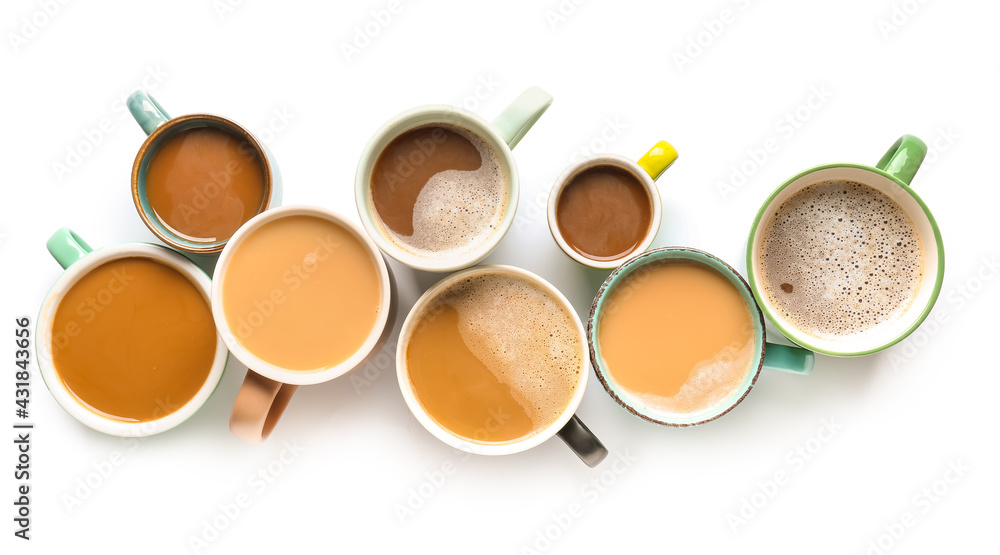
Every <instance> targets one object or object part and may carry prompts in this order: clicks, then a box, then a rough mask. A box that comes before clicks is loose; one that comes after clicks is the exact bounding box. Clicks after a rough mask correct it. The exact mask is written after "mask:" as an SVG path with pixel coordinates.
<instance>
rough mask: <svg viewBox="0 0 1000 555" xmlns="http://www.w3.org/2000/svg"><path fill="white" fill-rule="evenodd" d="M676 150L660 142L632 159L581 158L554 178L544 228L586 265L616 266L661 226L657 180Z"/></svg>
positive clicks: (642, 248)
mask: <svg viewBox="0 0 1000 555" xmlns="http://www.w3.org/2000/svg"><path fill="white" fill-rule="evenodd" d="M675 160H677V150H675V149H674V147H673V146H672V145H671V144H670V143H668V142H667V141H660V142H658V143H656V145H654V146H653V148H651V149H649V151H648V152H646V154H644V155H643V156H642V157H641V158H639V160H638V161H637V162H633V161H632V160H630V159H628V158H625V157H624V156H619V155H617V154H595V155H592V156H587V157H585V158H582V159H580V160H578V161H576V162H574V163H573V164H571V165H570V166H569V167H568V168H566V169H565V170H564V171H563V172H562V174H561V175H560V176H559V178H558V179H556V182H555V184H554V185H553V186H552V190H551V192H550V193H549V200H548V220H549V231H550V232H551V233H552V238H553V239H555V241H556V244H558V245H559V248H561V249H562V251H563V252H564V253H566V255H567V256H569V257H570V258H572V259H573V260H575V261H577V262H579V263H580V264H583V265H584V266H588V267H591V268H600V269H610V268H615V267H617V266H618V265H619V264H621V263H622V262H623V261H624V260H626V259H628V258H629V257H630V256H632V255H634V254H636V253H639V252H643V251H645V250H646V249H648V248H649V246H650V245H651V244H652V243H653V240H654V239H655V238H656V233H657V232H658V231H659V229H660V219H661V217H662V216H661V214H662V211H663V209H662V206H661V202H660V193H659V190H658V189H657V188H656V183H655V182H656V180H657V178H659V177H660V174H662V173H663V172H664V171H665V170H666V169H667V168H669V167H670V165H671V164H673V163H674V161H675Z"/></svg>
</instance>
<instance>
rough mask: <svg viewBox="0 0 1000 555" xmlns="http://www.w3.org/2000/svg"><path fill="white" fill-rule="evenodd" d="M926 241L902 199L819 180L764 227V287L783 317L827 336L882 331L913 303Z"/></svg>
mask: <svg viewBox="0 0 1000 555" xmlns="http://www.w3.org/2000/svg"><path fill="white" fill-rule="evenodd" d="M923 257H924V255H923V248H922V245H921V241H920V236H919V234H918V233H917V229H916V226H915V225H914V224H913V221H912V220H910V218H909V217H908V216H907V215H906V213H905V212H903V209H902V208H901V207H900V206H899V204H897V203H896V202H895V201H893V200H892V199H890V198H889V197H888V196H886V195H885V194H883V193H882V192H880V191H877V190H876V189H874V188H872V187H869V186H867V185H863V184H861V183H857V182H854V181H844V180H833V181H823V182H820V183H815V184H813V185H809V186H808V187H805V188H803V189H802V190H801V191H799V192H797V193H795V194H794V195H792V196H791V197H790V198H789V199H788V200H786V201H785V202H784V203H782V204H781V206H780V207H778V210H777V211H776V212H775V213H774V216H773V217H772V218H771V220H770V221H769V222H768V223H767V226H766V227H765V229H764V232H763V235H762V240H761V247H760V272H761V282H762V284H763V287H764V292H765V294H766V295H767V297H768V298H769V299H770V300H771V302H772V303H773V305H774V307H775V308H776V309H777V311H778V312H779V314H780V315H781V317H782V318H784V319H786V320H788V321H789V322H790V323H791V324H792V325H793V326H795V327H796V328H798V329H800V330H802V331H803V332H805V333H807V334H810V335H813V336H815V337H818V338H820V339H834V340H836V339H847V338H850V337H853V336H858V335H860V334H870V333H877V332H878V331H879V330H880V329H882V328H883V327H885V326H888V325H891V324H892V323H893V322H895V321H896V320H897V319H898V318H899V317H900V316H901V315H902V314H903V313H904V312H905V311H906V310H907V308H908V307H909V306H910V304H911V303H912V301H913V298H914V297H915V296H916V295H917V292H918V291H919V289H920V283H921V280H922V278H923V266H924V260H923Z"/></svg>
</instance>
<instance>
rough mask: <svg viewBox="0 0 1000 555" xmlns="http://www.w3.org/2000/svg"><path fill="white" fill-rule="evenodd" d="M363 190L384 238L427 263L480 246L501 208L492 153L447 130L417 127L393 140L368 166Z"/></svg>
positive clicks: (471, 136) (500, 180)
mask: <svg viewBox="0 0 1000 555" xmlns="http://www.w3.org/2000/svg"><path fill="white" fill-rule="evenodd" d="M370 185H371V203H372V206H373V208H374V213H375V215H376V216H377V217H378V219H379V221H380V222H381V225H382V227H383V228H384V230H385V231H386V233H387V234H388V235H389V236H390V237H391V238H392V239H393V241H394V242H396V243H397V244H398V245H400V246H401V247H402V248H404V249H406V250H409V251H411V252H414V253H416V254H418V255H420V256H425V257H430V258H448V257H451V256H454V255H455V254H458V253H461V252H464V251H466V250H469V249H474V248H476V247H478V246H479V245H481V244H482V243H483V242H484V241H486V240H487V239H488V238H489V237H490V236H492V235H493V232H494V230H496V229H497V227H498V226H499V225H500V221H501V220H502V219H503V216H504V210H505V206H506V203H507V188H508V185H507V176H506V173H505V170H504V169H503V167H502V165H501V162H500V157H499V155H498V154H497V153H496V152H494V150H493V148H492V147H490V145H489V144H487V143H486V141H485V140H483V139H482V138H481V137H479V136H478V135H476V134H475V133H473V132H471V131H469V130H467V129H465V128H462V127H457V126H454V125H445V124H434V125H424V126H420V127H417V128H415V129H411V130H409V131H406V132H405V133H403V134H401V135H399V136H398V137H396V138H395V139H393V140H392V141H391V142H390V143H389V144H388V145H387V146H386V147H385V148H384V149H383V150H382V152H381V154H379V157H378V159H377V160H376V161H375V166H374V169H373V170H372V175H371V183H370Z"/></svg>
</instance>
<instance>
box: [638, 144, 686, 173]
mask: <svg viewBox="0 0 1000 555" xmlns="http://www.w3.org/2000/svg"><path fill="white" fill-rule="evenodd" d="M675 161H677V149H676V148H674V145H672V144H670V143H668V142H667V141H660V142H658V143H656V144H655V145H653V148H651V149H649V152H647V153H646V154H643V155H642V158H639V161H638V164H639V167H640V168H642V169H644V170H646V173H648V174H649V177H652V178H653V181H656V178H658V177H660V174H662V173H663V172H664V171H666V169H667V168H669V167H670V165H671V164H673V163H674V162H675Z"/></svg>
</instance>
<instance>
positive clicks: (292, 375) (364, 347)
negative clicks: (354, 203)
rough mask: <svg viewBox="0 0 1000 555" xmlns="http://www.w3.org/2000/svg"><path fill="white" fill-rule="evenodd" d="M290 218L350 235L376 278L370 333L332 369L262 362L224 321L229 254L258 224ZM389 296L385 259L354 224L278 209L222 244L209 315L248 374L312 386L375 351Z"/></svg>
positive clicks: (304, 210)
mask: <svg viewBox="0 0 1000 555" xmlns="http://www.w3.org/2000/svg"><path fill="white" fill-rule="evenodd" d="M291 216H314V217H318V218H322V219H325V220H327V221H330V222H333V223H335V224H337V225H339V226H341V227H343V228H344V229H346V230H348V231H349V232H351V234H352V235H354V236H355V237H356V238H357V239H358V241H359V242H360V243H361V244H362V245H363V246H364V247H365V250H366V251H367V252H368V255H369V257H370V258H371V260H372V263H373V264H374V265H375V268H376V271H377V273H378V276H379V287H380V298H379V314H378V316H377V317H376V319H375V324H374V325H373V326H372V330H371V331H370V332H369V333H368V336H367V337H366V338H365V342H364V343H362V344H361V346H360V347H359V348H358V349H357V350H356V351H355V352H354V353H353V354H352V355H351V356H350V357H348V358H347V359H346V360H344V361H343V362H340V363H339V364H335V365H333V366H329V367H325V368H317V369H313V370H289V369H287V368H282V367H280V366H277V365H275V364H273V363H271V362H268V361H265V360H264V359H262V358H260V357H258V356H257V355H255V354H253V353H251V352H250V351H249V350H248V349H247V348H246V347H244V346H243V345H242V344H241V343H240V342H239V341H238V340H237V339H236V335H235V334H234V333H233V330H232V328H231V327H230V325H229V322H228V321H226V315H225V311H224V310H223V289H224V287H223V280H224V278H225V274H226V270H227V269H228V267H229V261H230V259H231V258H232V256H233V252H234V251H235V250H236V249H237V248H238V247H239V245H240V244H241V243H242V242H243V240H244V239H245V238H246V237H247V236H248V235H249V234H251V233H252V232H254V231H256V230H257V229H259V228H260V227H261V226H262V225H264V224H266V223H268V222H272V221H274V220H277V219H280V218H285V217H291ZM391 294H392V285H391V282H390V278H389V270H388V268H387V267H386V264H385V259H383V258H382V254H381V253H380V252H379V250H378V248H377V247H376V246H375V244H374V243H373V242H372V241H371V239H370V238H369V237H368V236H367V235H366V234H365V233H364V231H363V230H361V229H360V228H359V227H358V225H357V224H355V223H354V222H351V221H350V220H348V219H347V218H345V217H344V216H342V215H340V214H338V213H336V212H334V211H332V210H327V209H325V208H320V207H318V206H307V205H290V206H281V207H278V208H272V209H270V210H267V211H265V212H262V213H260V214H258V215H256V216H254V217H253V218H251V219H250V220H249V221H247V222H246V223H245V224H243V226H242V227H240V229H239V230H237V232H236V233H234V234H233V236H232V237H231V238H230V239H229V242H227V243H226V246H225V248H224V249H222V253H221V254H220V255H219V260H218V262H217V263H216V266H215V279H214V280H213V282H212V297H211V298H212V315H213V316H214V317H215V324H216V327H217V328H218V329H219V334H220V335H221V336H222V340H223V341H225V343H226V345H227V346H228V347H229V351H230V352H231V353H232V354H233V356H234V357H236V359H237V360H239V361H240V362H241V363H243V364H244V365H245V366H246V367H247V368H248V369H249V370H250V371H253V372H256V373H258V374H260V375H262V376H264V377H266V378H269V379H272V380H274V381H277V382H281V383H286V384H291V385H313V384H318V383H323V382H326V381H329V380H332V379H334V378H338V377H340V376H342V375H344V374H346V373H347V372H350V371H351V370H353V369H354V368H356V367H357V366H359V365H360V364H361V363H362V362H363V361H364V360H365V358H366V357H367V356H368V355H369V354H370V353H371V351H372V350H373V349H374V348H375V346H376V344H378V341H379V339H380V337H381V336H382V333H383V332H384V331H385V327H386V324H387V322H388V321H389V313H390V312H391V310H392V304H391Z"/></svg>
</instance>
